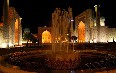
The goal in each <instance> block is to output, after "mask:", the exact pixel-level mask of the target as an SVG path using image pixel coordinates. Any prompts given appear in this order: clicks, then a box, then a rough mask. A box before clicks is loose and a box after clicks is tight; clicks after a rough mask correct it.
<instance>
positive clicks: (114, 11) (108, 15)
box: [0, 0, 116, 33]
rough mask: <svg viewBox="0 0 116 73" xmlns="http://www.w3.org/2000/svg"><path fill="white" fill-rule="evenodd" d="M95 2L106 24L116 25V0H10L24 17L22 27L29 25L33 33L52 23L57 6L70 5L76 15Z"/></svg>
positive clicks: (1, 2) (0, 14)
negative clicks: (38, 28)
mask: <svg viewBox="0 0 116 73" xmlns="http://www.w3.org/2000/svg"><path fill="white" fill-rule="evenodd" d="M95 4H100V6H101V7H100V14H101V16H104V17H105V19H106V25H108V26H111V27H116V8H115V5H116V3H115V0H10V6H11V7H15V9H16V11H17V12H18V14H19V16H20V17H22V27H23V28H25V27H29V28H30V29H31V32H32V33H34V32H35V33H37V27H39V26H45V25H46V26H49V25H50V21H51V14H52V13H53V11H54V10H55V8H56V7H58V8H62V9H67V8H68V7H69V6H70V7H71V8H72V10H73V16H74V17H75V16H76V15H79V14H80V13H81V12H83V11H85V10H86V9H88V8H91V9H93V10H94V5H95ZM2 12H3V0H0V17H1V16H2ZM32 30H33V31H32Z"/></svg>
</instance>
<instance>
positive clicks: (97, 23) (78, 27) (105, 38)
mask: <svg viewBox="0 0 116 73" xmlns="http://www.w3.org/2000/svg"><path fill="white" fill-rule="evenodd" d="M63 11H64V15H62V14H59V13H60V12H62V13H63ZM63 11H62V10H61V9H58V8H56V10H55V11H54V13H53V14H54V15H55V16H56V17H55V18H52V24H56V27H59V29H62V28H64V29H65V27H67V25H70V24H71V25H70V27H71V28H70V29H69V32H71V33H70V36H76V37H77V42H79V43H107V42H114V41H116V28H109V27H108V26H105V17H101V16H100V12H99V6H97V5H95V12H96V16H94V15H95V14H94V11H93V10H92V9H87V10H85V11H84V12H82V13H81V14H79V15H77V16H76V17H74V20H73V16H72V12H70V11H69V12H67V11H65V10H63ZM68 13H69V14H68ZM53 14H52V17H53ZM61 15H62V16H61ZM62 17H63V18H64V19H62ZM67 19H69V21H67ZM70 20H73V21H74V22H75V24H74V27H75V28H72V27H73V23H72V22H71V21H70ZM60 24H61V26H60ZM47 28H50V29H49V30H48V31H49V32H50V33H51V36H53V35H52V29H53V28H52V27H41V28H40V27H39V28H38V35H39V39H40V43H42V40H41V39H42V33H43V32H44V31H45V30H46V29H47ZM42 29H44V31H43V30H42ZM54 29H55V30H57V29H56V28H54ZM64 29H63V30H64ZM61 32H62V31H61ZM56 33H58V32H56ZM51 39H54V38H51ZM55 39H59V38H55ZM70 39H71V38H70Z"/></svg>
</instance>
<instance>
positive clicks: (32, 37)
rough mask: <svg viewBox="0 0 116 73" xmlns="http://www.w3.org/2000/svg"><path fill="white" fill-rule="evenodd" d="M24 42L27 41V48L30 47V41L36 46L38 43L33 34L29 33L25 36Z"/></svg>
mask: <svg viewBox="0 0 116 73" xmlns="http://www.w3.org/2000/svg"><path fill="white" fill-rule="evenodd" d="M23 40H25V41H27V43H26V47H28V42H29V41H31V42H32V43H33V44H34V45H35V44H36V42H37V39H36V37H34V36H33V34H31V33H27V32H26V33H24V34H23Z"/></svg>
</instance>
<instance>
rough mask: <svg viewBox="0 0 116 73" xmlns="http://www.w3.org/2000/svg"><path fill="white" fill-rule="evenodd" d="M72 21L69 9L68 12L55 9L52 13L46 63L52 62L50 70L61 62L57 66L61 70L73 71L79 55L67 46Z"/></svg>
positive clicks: (70, 9) (69, 39)
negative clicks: (59, 63) (50, 43)
mask: <svg viewBox="0 0 116 73" xmlns="http://www.w3.org/2000/svg"><path fill="white" fill-rule="evenodd" d="M72 20H73V17H72V8H70V7H69V8H68V11H66V10H64V9H63V10H61V9H60V8H56V10H55V11H54V13H52V52H50V53H49V54H48V58H49V60H48V62H49V61H52V62H51V63H50V62H49V67H50V66H51V65H52V66H51V68H56V67H57V66H59V65H58V64H57V63H58V62H57V61H60V62H63V64H62V65H60V66H59V68H61V69H62V68H63V69H73V68H75V67H76V66H77V64H78V61H79V57H80V54H79V52H74V51H73V50H70V49H71V47H70V46H71V45H69V43H70V41H71V32H72V30H73V22H72ZM72 62H73V64H71V63H72ZM54 64H56V65H54ZM54 66H55V67H54ZM69 67H70V68H69Z"/></svg>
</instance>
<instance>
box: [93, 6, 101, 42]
mask: <svg viewBox="0 0 116 73" xmlns="http://www.w3.org/2000/svg"><path fill="white" fill-rule="evenodd" d="M94 7H95V12H96V26H97V42H100V41H99V40H100V12H99V7H100V5H95V6H94Z"/></svg>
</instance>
